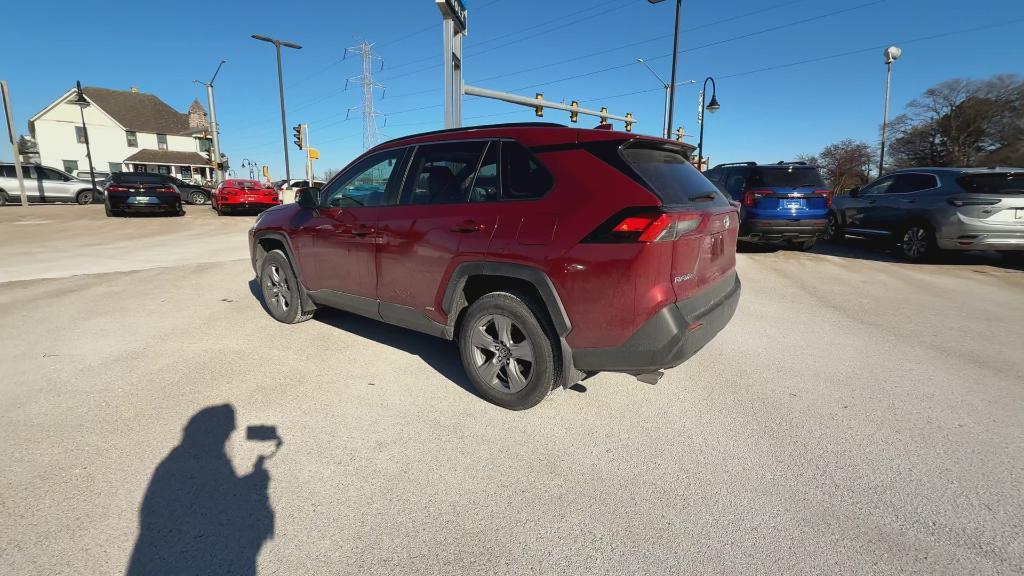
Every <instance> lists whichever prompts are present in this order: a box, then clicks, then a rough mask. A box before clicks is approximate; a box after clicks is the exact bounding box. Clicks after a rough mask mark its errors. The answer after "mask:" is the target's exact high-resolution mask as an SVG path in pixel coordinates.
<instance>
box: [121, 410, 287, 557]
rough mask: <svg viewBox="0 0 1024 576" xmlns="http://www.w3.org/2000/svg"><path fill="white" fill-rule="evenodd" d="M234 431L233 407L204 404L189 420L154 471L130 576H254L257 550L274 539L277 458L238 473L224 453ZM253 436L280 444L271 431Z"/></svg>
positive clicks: (260, 430)
mask: <svg viewBox="0 0 1024 576" xmlns="http://www.w3.org/2000/svg"><path fill="white" fill-rule="evenodd" d="M235 427H236V426H235V409H234V408H233V407H232V406H231V405H230V404H221V405H218V406H207V407H206V408H203V409H202V410H200V411H198V412H196V413H195V414H194V415H193V416H192V417H191V418H190V419H189V421H188V423H187V424H186V425H185V427H184V430H183V433H182V437H181V442H180V443H179V444H178V445H177V446H175V447H174V448H173V449H171V451H170V452H169V453H168V454H167V456H166V457H165V458H164V459H163V460H162V461H161V462H160V464H159V465H158V466H157V467H156V470H154V471H153V476H152V478H151V479H150V481H149V486H148V487H147V488H146V495H145V496H144V497H143V500H142V505H141V506H140V508H139V536H138V539H137V540H136V541H135V547H134V549H133V550H132V555H131V558H130V559H129V561H128V569H127V570H126V574H127V575H128V576H142V575H144V574H239V575H253V576H255V574H256V560H257V557H258V556H259V553H260V549H261V548H262V547H263V544H264V543H265V542H266V541H267V540H269V539H271V538H273V536H274V510H273V508H272V507H271V505H270V498H269V495H268V491H267V489H268V487H269V485H270V473H269V472H268V471H267V468H266V466H265V463H266V462H267V460H268V459H269V458H270V457H271V456H272V455H273V453H271V454H270V455H263V456H259V457H258V458H257V459H256V462H255V464H253V467H252V470H251V471H249V472H248V473H245V474H243V475H241V476H239V475H237V474H236V473H235V469H234V467H233V466H232V464H231V461H230V460H229V459H228V456H227V452H226V451H225V445H226V443H227V441H228V439H229V438H230V436H231V434H232V432H234V430H235ZM249 430H250V434H249V439H250V440H277V446H278V447H280V445H281V444H282V442H281V440H280V438H279V437H278V436H277V430H276V428H275V427H273V426H254V427H250V429H249ZM254 430H255V431H256V432H257V433H256V434H252V432H253V431H254ZM275 452H276V448H275Z"/></svg>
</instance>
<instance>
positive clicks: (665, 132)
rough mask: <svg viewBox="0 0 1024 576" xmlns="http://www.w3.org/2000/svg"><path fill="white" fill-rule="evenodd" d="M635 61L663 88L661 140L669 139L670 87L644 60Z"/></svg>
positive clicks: (679, 84)
mask: <svg viewBox="0 0 1024 576" xmlns="http://www.w3.org/2000/svg"><path fill="white" fill-rule="evenodd" d="M636 61H637V62H639V63H641V64H643V65H644V68H647V69H648V70H650V71H651V74H654V77H655V78H657V79H658V82H661V85H662V86H664V87H665V118H664V120H663V121H662V126H661V137H662V138H668V137H669V132H671V131H672V124H671V122H672V118H671V115H670V114H669V110H670V109H671V107H672V106H671V104H670V103H669V99H670V98H671V92H672V85H671V84H669V83H668V82H665V81H664V80H662V79H661V75H659V74H658V73H657V72H655V71H654V68H651V66H650V64H648V63H647V61H646V60H644V59H643V58H637V59H636ZM696 83H697V81H696V80H684V81H682V82H677V83H676V86H681V85H683V84H696Z"/></svg>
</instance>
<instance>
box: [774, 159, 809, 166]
mask: <svg viewBox="0 0 1024 576" xmlns="http://www.w3.org/2000/svg"><path fill="white" fill-rule="evenodd" d="M791 164H792V165H794V166H807V162H804V161H803V160H794V161H792V162H786V161H785V160H779V161H778V162H776V163H775V165H776V166H789V165H791Z"/></svg>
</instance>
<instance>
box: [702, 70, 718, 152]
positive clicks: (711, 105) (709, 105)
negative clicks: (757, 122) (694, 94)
mask: <svg viewBox="0 0 1024 576" xmlns="http://www.w3.org/2000/svg"><path fill="white" fill-rule="evenodd" d="M709 80H710V81H711V102H707V92H708V81H709ZM717 93H718V88H717V87H716V86H715V79H714V78H712V77H711V76H708V77H707V78H705V79H704V87H703V88H701V89H700V110H698V112H697V123H698V124H700V140H699V141H698V142H697V170H703V169H704V111H705V110H706V111H708V112H710V113H712V114H714V113H715V112H718V109H719V108H721V106H720V105H719V104H718V94H717Z"/></svg>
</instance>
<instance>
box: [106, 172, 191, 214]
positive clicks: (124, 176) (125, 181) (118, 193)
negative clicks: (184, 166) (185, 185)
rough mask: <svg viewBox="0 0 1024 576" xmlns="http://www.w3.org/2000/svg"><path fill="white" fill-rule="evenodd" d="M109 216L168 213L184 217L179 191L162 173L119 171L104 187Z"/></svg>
mask: <svg viewBox="0 0 1024 576" xmlns="http://www.w3.org/2000/svg"><path fill="white" fill-rule="evenodd" d="M104 196H105V198H104V200H103V202H104V206H105V208H106V212H107V216H127V215H128V214H145V213H149V214H154V213H155V214H167V215H171V216H184V215H185V210H184V209H183V208H182V207H181V197H180V196H179V195H178V190H177V189H176V188H175V187H174V186H171V185H170V184H167V183H166V182H165V181H164V177H163V176H162V175H160V174H144V173H138V172H117V173H115V174H112V175H111V179H110V183H109V184H107V187H106V189H105V190H104Z"/></svg>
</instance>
